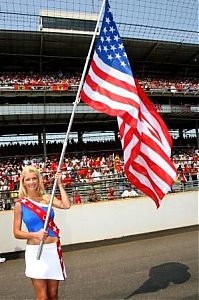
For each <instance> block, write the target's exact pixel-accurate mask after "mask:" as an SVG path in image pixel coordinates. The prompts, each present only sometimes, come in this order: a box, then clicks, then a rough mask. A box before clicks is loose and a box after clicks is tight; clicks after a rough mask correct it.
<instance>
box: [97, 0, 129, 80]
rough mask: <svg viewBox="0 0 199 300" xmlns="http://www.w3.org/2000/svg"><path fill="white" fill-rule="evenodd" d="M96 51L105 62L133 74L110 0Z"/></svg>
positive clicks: (107, 3)
mask: <svg viewBox="0 0 199 300" xmlns="http://www.w3.org/2000/svg"><path fill="white" fill-rule="evenodd" d="M96 52H97V54H98V56H99V57H100V58H101V60H102V61H103V62H104V63H105V64H107V65H109V66H110V67H112V68H115V69H117V70H119V71H120V72H123V73H126V74H129V75H131V76H132V70H131V67H130V64H129V60H128V57H127V54H126V51H125V48H124V45H123V43H122V40H121V38H120V35H119V32H118V30H117V26H116V24H115V22H114V20H113V15H112V12H111V9H110V5H109V2H108V0H107V1H106V7H105V13H104V18H103V22H102V27H101V31H100V35H99V38H98V41H97V45H96Z"/></svg>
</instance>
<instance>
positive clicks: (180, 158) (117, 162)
mask: <svg viewBox="0 0 199 300" xmlns="http://www.w3.org/2000/svg"><path fill="white" fill-rule="evenodd" d="M172 160H173V163H174V165H175V166H176V168H177V177H176V183H179V184H182V187H184V185H185V184H186V183H190V184H191V185H192V186H193V187H195V186H198V179H199V178H198V171H199V151H198V150H195V151H192V152H186V153H182V154H175V155H173V157H172ZM58 161H59V156H58V154H56V155H50V156H48V158H46V159H44V158H42V157H26V158H25V159H21V158H17V157H13V158H10V159H5V158H4V159H0V198H3V199H5V198H9V197H10V198H12V197H13V198H16V197H17V192H16V191H17V190H18V188H19V178H20V172H21V170H22V168H23V166H25V165H33V166H35V167H37V168H39V169H40V172H41V173H42V175H43V178H44V185H45V189H46V190H51V189H52V185H53V182H54V175H55V172H56V170H57V166H58ZM123 167H124V166H123V160H122V156H121V155H120V154H119V153H117V152H115V153H114V152H99V151H98V153H96V154H94V153H93V154H87V155H85V154H82V153H79V154H78V153H76V154H70V155H69V154H67V155H66V156H65V158H64V161H63V164H62V167H61V169H62V174H63V176H62V181H63V185H64V186H65V188H66V189H67V190H68V192H69V193H70V195H72V197H73V199H72V200H71V201H72V202H73V203H76V204H78V203H81V202H82V200H81V195H80V194H81V193H80V190H81V191H82V190H83V189H84V192H83V194H84V195H85V193H87V194H88V190H89V194H88V195H87V199H86V200H87V201H91V202H97V201H99V200H100V197H101V196H102V192H101V191H102V188H103V189H105V193H106V194H105V198H106V199H109V200H113V199H114V198H116V197H118V196H119V197H130V196H137V195H139V194H140V193H139V191H136V190H134V189H132V188H133V187H132V186H130V185H129V182H128V180H127V179H126V176H125V173H124V168H123ZM91 187H92V190H91V191H90V188H91ZM98 188H100V189H99V190H100V192H99V191H98ZM125 190H126V191H125ZM96 191H97V192H96ZM8 193H9V194H8ZM128 195H129V196H128Z"/></svg>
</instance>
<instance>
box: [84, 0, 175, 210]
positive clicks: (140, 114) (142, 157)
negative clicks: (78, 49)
mask: <svg viewBox="0 0 199 300" xmlns="http://www.w3.org/2000/svg"><path fill="white" fill-rule="evenodd" d="M80 98H81V100H83V101H84V102H85V103H87V104H88V105H90V106H91V107H92V108H94V109H96V110H98V111H100V112H103V113H106V114H108V115H111V116H116V117H117V119H118V125H119V131H120V137H121V142H122V148H123V152H124V168H125V173H126V175H127V177H128V179H129V181H130V182H131V183H132V185H133V186H135V187H136V188H138V189H140V190H141V191H142V192H144V193H145V194H146V195H148V196H149V197H151V198H152V199H153V200H154V201H155V203H156V206H157V207H159V206H160V203H161V200H162V198H163V197H164V195H165V194H166V193H167V192H168V191H170V189H171V186H172V185H173V182H174V179H175V178H176V169H175V167H174V165H173V163H172V161H171V159H170V155H171V146H172V139H171V137H170V134H169V132H168V129H167V127H166V125H165V123H164V122H163V120H162V118H161V117H160V115H159V114H158V113H157V111H156V109H155V107H154V105H153V104H152V103H151V102H150V100H149V99H148V97H147V95H146V94H145V93H144V91H143V90H142V89H141V87H140V85H139V83H138V81H137V79H136V78H135V77H134V76H133V73H132V70H131V67H130V64H129V60H128V58H127V55H126V52H125V48H124V45H123V42H122V40H121V38H120V35H119V32H118V30H117V26H116V24H115V22H114V20H113V16H112V12H111V9H110V5H109V2H108V0H106V4H105V12H104V18H103V22H102V26H101V30H100V35H99V38H98V41H97V44H96V48H95V51H94V55H93V59H92V61H91V65H90V68H89V72H88V74H87V76H86V79H85V82H84V85H83V88H82V91H81V94H80Z"/></svg>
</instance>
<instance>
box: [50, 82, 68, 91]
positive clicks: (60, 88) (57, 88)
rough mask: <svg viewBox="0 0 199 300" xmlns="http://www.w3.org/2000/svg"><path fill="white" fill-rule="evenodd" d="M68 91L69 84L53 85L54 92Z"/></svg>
mask: <svg viewBox="0 0 199 300" xmlns="http://www.w3.org/2000/svg"><path fill="white" fill-rule="evenodd" d="M67 90H68V84H67V83H62V84H53V91H67Z"/></svg>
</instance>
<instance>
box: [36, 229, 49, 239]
mask: <svg viewBox="0 0 199 300" xmlns="http://www.w3.org/2000/svg"><path fill="white" fill-rule="evenodd" d="M37 235H38V238H39V239H40V241H43V242H44V241H45V240H46V239H47V237H48V232H47V231H45V230H44V229H41V230H39V231H38V232H37Z"/></svg>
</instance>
